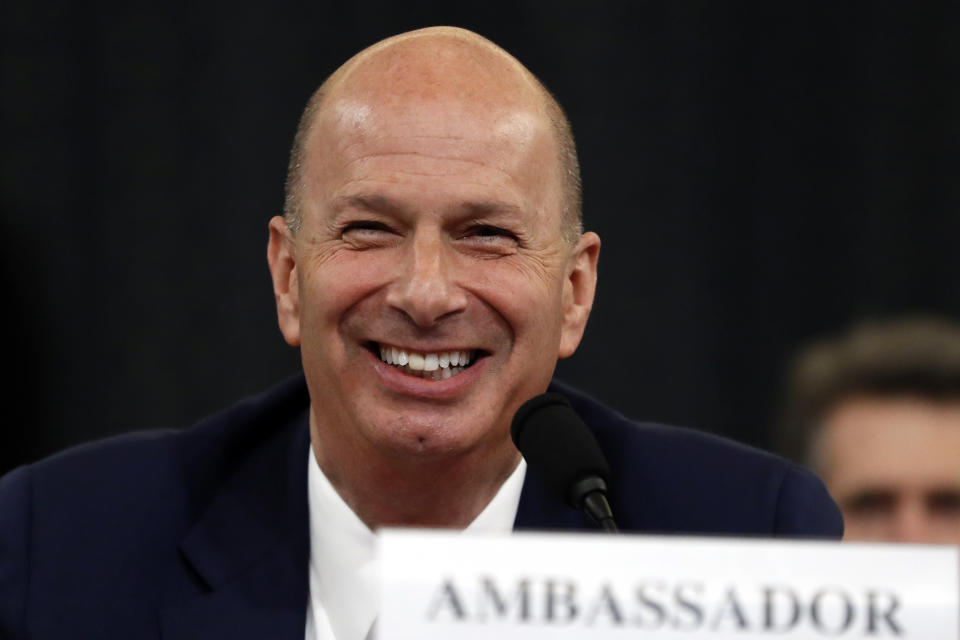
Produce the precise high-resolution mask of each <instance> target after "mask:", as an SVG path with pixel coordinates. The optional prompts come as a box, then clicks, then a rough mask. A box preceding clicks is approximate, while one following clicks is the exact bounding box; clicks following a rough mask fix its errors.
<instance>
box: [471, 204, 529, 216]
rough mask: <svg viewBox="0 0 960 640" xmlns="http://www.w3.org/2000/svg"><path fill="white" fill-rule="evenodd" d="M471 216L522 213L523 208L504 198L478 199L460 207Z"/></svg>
mask: <svg viewBox="0 0 960 640" xmlns="http://www.w3.org/2000/svg"><path fill="white" fill-rule="evenodd" d="M460 208H461V209H462V210H463V212H464V213H466V214H467V215H469V216H471V217H477V218H479V217H483V216H490V215H495V214H504V213H506V214H510V213H520V211H521V208H520V207H518V206H517V205H515V204H513V203H511V202H505V201H503V200H478V201H473V202H466V203H464V204H463V205H462V206H461V207H460Z"/></svg>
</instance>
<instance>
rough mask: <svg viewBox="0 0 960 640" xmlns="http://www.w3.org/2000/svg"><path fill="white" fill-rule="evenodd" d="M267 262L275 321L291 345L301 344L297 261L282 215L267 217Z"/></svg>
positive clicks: (291, 237)
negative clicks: (273, 299)
mask: <svg viewBox="0 0 960 640" xmlns="http://www.w3.org/2000/svg"><path fill="white" fill-rule="evenodd" d="M267 262H268V263H269V265H270V277H271V278H272V279H273V296H274V297H275V298H276V300H277V322H278V324H279V325H280V333H282V334H283V338H284V340H286V341H287V344H289V345H290V346H292V347H296V346H298V345H299V344H300V301H299V295H298V294H299V290H298V288H297V261H296V258H295V256H294V253H293V236H292V235H291V233H290V230H289V229H288V228H287V222H286V220H284V219H283V218H282V217H281V216H274V217H273V218H271V220H270V241H269V242H268V243H267Z"/></svg>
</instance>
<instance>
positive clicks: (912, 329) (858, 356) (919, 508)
mask: <svg viewBox="0 0 960 640" xmlns="http://www.w3.org/2000/svg"><path fill="white" fill-rule="evenodd" d="M781 452H782V453H784V454H785V455H787V456H788V457H792V458H793V459H795V460H797V461H799V462H802V463H804V464H807V465H809V466H810V467H812V468H813V469H814V470H815V471H816V472H817V473H818V474H819V475H820V476H821V478H823V480H824V481H825V482H826V483H827V489H828V490H829V491H830V493H831V495H833V497H834V499H835V500H836V502H837V504H838V505H839V506H840V510H841V512H842V513H843V518H844V522H845V535H844V539H845V540H860V541H889V542H931V543H948V544H960V325H958V324H957V323H955V322H951V321H948V320H945V319H938V318H931V317H909V318H901V319H893V320H886V321H882V322H872V323H868V324H862V325H859V326H857V327H855V328H854V329H852V330H851V331H849V332H848V333H847V334H845V335H842V336H839V337H834V338H831V339H827V340H823V341H819V342H816V343H814V344H811V345H809V346H807V347H805V348H803V349H802V350H800V352H799V353H798V354H797V356H796V357H795V360H794V362H793V364H792V367H791V369H790V370H789V374H788V381H787V389H786V398H785V403H784V413H783V417H782V421H781Z"/></svg>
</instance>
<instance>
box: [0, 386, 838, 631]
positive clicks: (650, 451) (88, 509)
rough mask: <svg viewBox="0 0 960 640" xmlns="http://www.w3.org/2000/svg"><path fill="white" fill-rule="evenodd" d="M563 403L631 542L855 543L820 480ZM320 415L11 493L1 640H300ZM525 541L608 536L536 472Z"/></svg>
mask: <svg viewBox="0 0 960 640" xmlns="http://www.w3.org/2000/svg"><path fill="white" fill-rule="evenodd" d="M553 390H554V391H559V392H561V393H564V394H565V395H567V397H568V398H569V399H570V400H571V402H572V404H573V406H574V408H575V409H576V410H577V411H578V412H579V413H580V415H581V416H582V417H583V418H584V420H585V421H586V422H587V424H588V425H590V426H591V428H593V429H594V431H595V432H596V435H597V438H598V440H599V442H600V445H601V447H602V448H603V450H604V451H605V452H606V454H607V456H608V458H609V460H610V463H611V467H612V478H611V491H610V498H611V503H612V506H613V512H614V514H615V516H616V518H617V521H618V523H619V525H620V527H621V528H622V529H623V530H628V531H638V532H671V533H678V532H679V533H689V534H728V535H748V536H804V537H839V536H840V535H841V533H842V529H843V524H842V521H841V519H840V515H839V512H838V511H837V508H836V506H835V505H834V504H833V502H832V500H831V499H830V497H829V496H828V495H827V493H826V491H825V489H824V487H823V485H822V483H821V482H820V481H819V480H818V479H817V478H816V477H815V476H814V475H813V474H811V473H810V472H808V471H805V470H803V469H801V468H799V467H796V466H794V465H791V464H790V463H788V462H786V461H783V460H780V459H778V458H776V457H774V456H771V455H768V454H765V453H762V452H760V451H757V450H754V449H750V448H748V447H745V446H742V445H738V444H735V443H733V442H730V441H727V440H724V439H721V438H717V437H713V436H709V435H705V434H702V433H698V432H694V431H690V430H685V429H678V428H673V427H664V426H659V425H649V424H638V423H634V422H631V421H628V420H626V419H625V418H623V417H622V416H620V415H619V414H617V413H615V412H613V411H611V410H610V409H608V408H606V407H604V406H603V405H601V404H599V403H597V402H595V401H593V400H591V399H589V398H587V397H586V396H584V395H582V394H580V393H578V392H576V391H574V390H573V389H570V388H569V387H566V386H564V385H561V384H559V383H554V386H553ZM308 406H309V396H308V395H307V390H306V386H305V384H304V382H303V379H302V378H297V379H294V380H291V381H287V382H285V383H283V384H281V385H279V386H278V387H276V388H274V389H273V390H271V391H269V392H267V393H265V394H263V395H261V396H257V397H255V398H252V399H249V400H247V401H244V402H242V403H240V404H238V405H236V406H234V407H232V408H230V409H227V410H226V411H224V412H222V413H220V414H218V415H216V416H213V417H211V418H208V419H206V420H204V421H203V422H201V423H200V424H199V425H197V426H196V427H194V428H192V429H189V430H186V431H180V432H174V431H170V432H162V433H159V432H149V433H140V434H134V435H128V436H122V437H118V438H113V439H110V440H107V441H104V442H100V443H95V444H91V445H85V446H81V447H78V448H75V449H72V450H69V451H66V452H64V453H61V454H59V455H57V456H54V457H52V458H50V459H47V460H44V461H41V462H38V463H36V464H33V465H30V466H26V467H21V468H19V469H17V470H15V471H13V472H11V473H10V474H8V475H7V476H5V477H4V478H3V479H2V480H0V638H5V639H6V638H9V639H10V640H19V639H21V638H37V639H45V638H55V639H57V640H63V639H65V638H71V639H86V638H110V639H116V638H124V639H129V638H168V639H169V638H174V639H178V640H184V639H186V638H204V639H206V640H209V639H211V638H214V639H215V638H229V639H230V640H237V639H242V638H251V639H252V638H258V639H260V638H289V639H291V640H293V639H297V640H300V639H302V638H303V634H304V628H305V615H306V610H307V594H308V581H307V570H308V558H309V529H308V519H307V452H308V447H309V435H308V429H307V409H308ZM515 526H516V527H517V528H526V529H567V530H592V529H595V527H594V526H593V525H592V524H591V523H590V522H588V521H587V520H586V519H585V517H583V516H581V514H580V513H578V512H576V511H574V510H572V509H570V508H569V507H567V506H566V505H564V504H563V503H562V502H560V501H559V500H558V499H557V498H555V497H554V496H552V495H550V494H549V493H548V492H547V491H546V490H545V488H544V487H543V486H542V485H541V484H540V483H539V482H538V480H537V478H536V477H534V476H533V475H532V474H529V473H528V474H527V479H526V481H525V483H524V486H523V491H522V494H521V498H520V507H519V510H518V513H517V519H516V523H515Z"/></svg>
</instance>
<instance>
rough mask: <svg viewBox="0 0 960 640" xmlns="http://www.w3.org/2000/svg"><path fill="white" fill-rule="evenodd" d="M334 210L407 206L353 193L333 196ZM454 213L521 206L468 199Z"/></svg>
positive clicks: (386, 210)
mask: <svg viewBox="0 0 960 640" xmlns="http://www.w3.org/2000/svg"><path fill="white" fill-rule="evenodd" d="M332 206H333V210H334V211H343V210H344V209H360V210H363V211H369V212H371V213H394V214H396V213H406V212H408V211H409V207H408V206H406V205H404V204H403V203H401V202H400V201H398V200H395V199H393V198H390V197H389V196H385V195H382V194H372V193H354V194H348V195H343V196H339V197H337V198H334V200H333V203H332ZM454 209H455V210H456V213H458V214H460V215H462V216H463V217H469V218H480V217H484V216H492V215H498V214H515V213H520V212H521V211H522V208H521V207H520V206H518V205H516V204H514V203H512V202H507V201H505V200H494V199H489V200H487V199H485V200H470V201H467V202H463V203H460V204H458V205H456V206H455V207H454Z"/></svg>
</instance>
